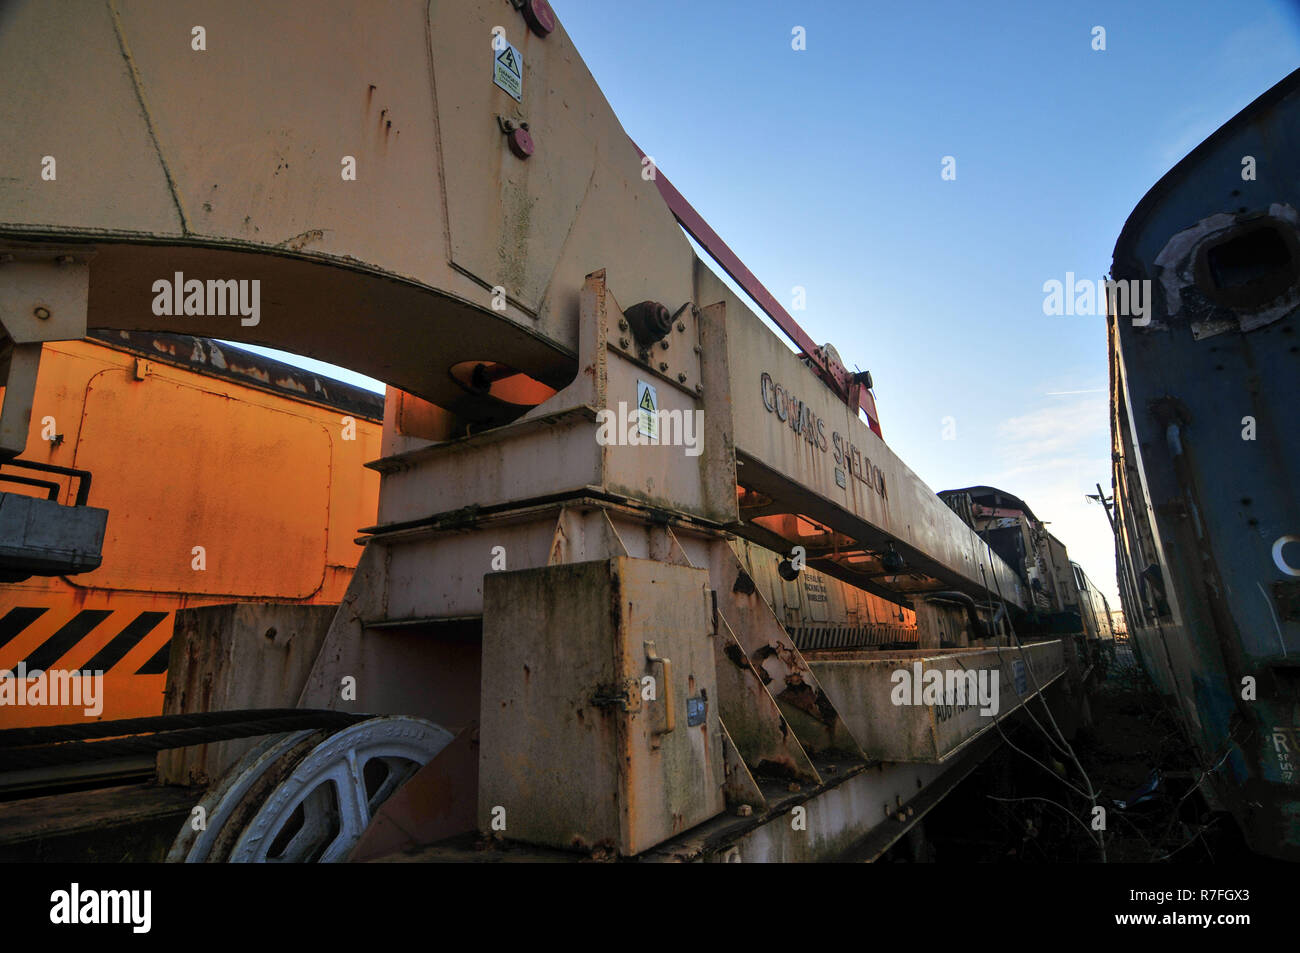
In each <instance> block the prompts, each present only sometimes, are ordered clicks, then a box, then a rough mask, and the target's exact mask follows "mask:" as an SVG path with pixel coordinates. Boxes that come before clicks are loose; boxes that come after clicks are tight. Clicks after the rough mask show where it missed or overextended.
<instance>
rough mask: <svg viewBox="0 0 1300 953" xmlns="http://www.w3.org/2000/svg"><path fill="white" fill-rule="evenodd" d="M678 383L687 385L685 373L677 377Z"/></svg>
mask: <svg viewBox="0 0 1300 953" xmlns="http://www.w3.org/2000/svg"><path fill="white" fill-rule="evenodd" d="M677 381H678V383H680V384H685V383H686V374H685V372H683V373H681V374H678V375H677Z"/></svg>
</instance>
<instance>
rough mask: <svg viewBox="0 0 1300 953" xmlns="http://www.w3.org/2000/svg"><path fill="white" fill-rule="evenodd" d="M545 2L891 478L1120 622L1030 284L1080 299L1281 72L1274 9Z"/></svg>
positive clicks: (1068, 343)
mask: <svg viewBox="0 0 1300 953" xmlns="http://www.w3.org/2000/svg"><path fill="white" fill-rule="evenodd" d="M551 3H552V6H553V7H554V8H555V11H556V13H557V15H558V17H559V19H560V21H561V22H562V23H563V25H564V27H565V29H567V31H568V32H569V34H570V36H571V37H572V38H573V40H574V43H575V45H576V47H577V49H578V51H579V52H580V53H581V54H582V56H583V58H584V59H585V60H586V63H587V65H588V67H589V68H590V70H591V72H592V74H593V75H594V76H595V78H596V81H597V82H598V83H599V84H600V86H601V88H602V89H603V90H604V93H605V96H606V98H607V99H608V100H609V102H610V104H611V105H612V106H613V108H614V111H615V113H617V115H618V116H619V118H620V120H621V121H622V123H623V126H624V128H626V129H627V131H628V133H629V134H630V135H631V136H632V138H633V139H635V140H636V141H637V142H638V143H639V144H640V146H641V147H642V149H644V150H645V151H646V153H647V154H649V155H651V156H653V157H654V159H655V161H656V163H657V164H658V166H659V168H660V169H662V170H663V172H664V173H665V174H666V175H667V176H668V177H669V178H670V179H671V180H672V181H673V183H674V184H675V185H676V186H677V187H678V189H680V190H681V192H682V193H683V194H684V195H685V196H686V197H687V199H688V200H689V201H691V203H692V204H694V205H695V207H696V208H697V209H698V210H699V211H700V212H701V214H702V215H703V216H704V217H705V219H706V220H707V221H708V222H709V223H710V224H711V225H712V226H713V227H714V229H715V230H716V231H717V232H718V233H719V234H720V235H721V236H722V237H723V238H724V239H725V240H726V241H727V242H728V243H729V244H730V245H731V247H732V248H733V249H734V250H735V251H736V252H737V253H738V254H739V255H740V257H741V259H742V260H743V261H744V262H745V263H746V264H747V265H748V266H749V267H750V269H751V270H752V271H753V272H754V273H755V274H756V275H757V276H758V277H759V279H760V280H761V281H763V282H764V284H766V285H767V287H768V288H769V289H770V290H771V291H772V292H773V294H775V295H776V297H777V298H778V299H780V300H782V301H784V302H786V303H787V306H788V305H789V303H790V301H791V294H792V289H793V288H794V287H795V286H801V287H803V288H805V289H806V293H807V309H806V310H804V311H801V312H797V313H796V314H795V317H796V318H797V319H798V320H799V322H800V323H801V324H802V325H803V326H804V328H805V329H806V330H807V331H808V332H809V334H810V335H811V336H812V337H813V338H814V339H815V340H817V341H819V342H823V341H830V342H831V343H833V344H834V345H835V346H836V348H837V349H838V351H839V352H840V355H841V356H842V357H843V359H844V360H845V362H846V363H847V364H849V365H857V366H859V367H861V368H863V369H870V370H871V372H872V375H873V377H874V381H875V392H876V399H877V403H878V407H879V410H880V415H881V423H882V428H883V430H884V434H885V439H886V441H887V442H888V443H889V444H890V445H891V447H892V448H893V449H894V450H895V451H896V452H897V453H898V454H899V455H900V456H901V457H902V458H903V460H904V461H906V462H907V463H908V465H909V466H911V467H912V468H913V469H914V470H915V471H916V472H917V473H918V474H919V475H920V476H921V477H922V479H924V480H925V481H926V482H927V483H928V484H929V485H930V486H931V487H932V488H933V489H935V490H940V489H947V488H950V487H957V486H966V485H970V484H976V483H988V484H993V485H997V486H1001V487H1003V488H1004V489H1006V490H1009V491H1011V492H1013V493H1015V494H1017V495H1019V496H1021V497H1023V498H1024V499H1025V500H1026V501H1027V502H1028V503H1029V505H1030V506H1031V507H1033V509H1034V510H1035V512H1036V514H1037V515H1038V516H1039V518H1040V519H1045V520H1049V521H1050V522H1051V526H1050V528H1051V529H1052V530H1053V532H1055V533H1056V534H1057V535H1058V536H1059V537H1060V538H1061V539H1062V540H1063V541H1064V542H1065V543H1066V545H1067V546H1068V547H1069V549H1070V553H1071V555H1072V556H1073V557H1074V558H1075V559H1076V560H1077V561H1079V562H1080V563H1082V565H1083V566H1084V568H1085V569H1086V570H1087V572H1088V574H1089V575H1090V576H1091V577H1092V578H1093V579H1094V580H1095V581H1096V582H1097V583H1098V585H1099V586H1100V587H1101V588H1102V589H1103V591H1105V592H1106V593H1107V595H1108V598H1110V600H1111V603H1112V608H1118V607H1119V603H1118V599H1117V597H1116V586H1115V574H1114V554H1113V549H1112V544H1111V539H1110V530H1109V527H1108V524H1107V522H1106V518H1105V515H1104V514H1103V513H1102V511H1101V509H1100V507H1099V506H1097V505H1096V504H1095V503H1088V502H1087V501H1085V499H1084V494H1085V493H1086V492H1089V491H1091V492H1095V490H1094V489H1093V484H1095V483H1097V482H1101V483H1102V485H1103V486H1104V487H1106V488H1107V491H1108V492H1109V484H1110V467H1109V452H1110V451H1109V436H1108V421H1107V402H1106V393H1105V388H1106V336H1105V322H1104V319H1103V318H1101V317H1078V316H1063V317H1047V316H1045V315H1044V314H1043V298H1044V294H1043V290H1042V289H1043V283H1044V282H1045V281H1048V280H1050V279H1053V278H1055V279H1057V280H1061V281H1064V280H1065V275H1066V272H1074V273H1075V274H1076V275H1077V276H1079V277H1081V278H1083V277H1086V278H1091V279H1097V278H1101V277H1104V276H1105V274H1106V273H1107V271H1108V270H1109V267H1110V257H1111V252H1112V250H1113V248H1114V244H1115V240H1116V238H1117V237H1118V235H1119V231H1120V228H1121V227H1122V226H1123V224H1124V220H1125V218H1126V217H1127V216H1128V214H1129V212H1130V211H1132V209H1133V207H1134V206H1135V205H1136V204H1137V202H1138V200H1139V199H1140V198H1141V197H1142V195H1143V194H1144V193H1145V192H1146V191H1147V190H1148V189H1149V188H1150V187H1151V186H1152V185H1154V184H1155V182H1156V180H1157V179H1159V178H1160V176H1161V175H1163V174H1164V173H1165V172H1166V171H1167V170H1168V169H1169V168H1170V167H1171V166H1172V165H1174V164H1175V163H1176V162H1177V161H1178V160H1179V159H1181V158H1182V157H1183V156H1184V155H1185V154H1186V153H1187V152H1188V151H1189V150H1191V149H1192V148H1193V147H1194V146H1195V145H1196V144H1197V143H1199V142H1200V141H1201V140H1203V139H1204V138H1205V137H1206V136H1208V135H1209V134H1210V133H1212V132H1213V131H1214V130H1215V129H1216V128H1218V127H1219V126H1220V125H1222V123H1223V122H1225V121H1226V120H1227V119H1229V118H1230V117H1231V116H1232V115H1233V114H1235V113H1236V112H1237V111H1239V110H1240V109H1241V108H1242V107H1244V106H1245V105H1247V104H1248V103H1249V102H1250V101H1251V100H1253V99H1254V98H1255V97H1256V96H1258V95H1259V94H1260V93H1262V92H1264V91H1265V90H1266V89H1268V88H1269V87H1270V86H1272V85H1273V84H1274V83H1276V82H1277V81H1278V80H1280V79H1281V78H1282V77H1284V76H1285V75H1286V74H1287V73H1289V72H1290V71H1291V70H1293V69H1295V68H1296V67H1297V66H1300V15H1297V13H1296V12H1295V5H1294V4H1292V3H1289V2H1284V0H1271V2H1270V0H1235V2H1232V3H1209V2H1202V0H1178V2H1151V3H1140V4H1138V3H1134V2H1131V0H1130V2H1114V3H1112V2H1088V3H1070V4H1066V3H1057V2H1042V0H1039V2H1032V3H1031V2H1026V3H995V4H976V3H970V2H964V0H952V2H924V0H910V2H908V3H903V4H884V3H868V2H851V0H838V2H807V3H794V2H772V0H757V2H745V3H741V2H731V0H725V2H724V0H690V2H686V0H658V2H656V3H651V4H647V3H644V2H633V0H551ZM796 26H801V27H803V28H804V30H805V33H806V45H807V48H806V49H805V50H800V51H796V50H793V49H792V48H791V39H792V30H793V29H794V28H795V27H796ZM1095 26H1102V27H1104V28H1105V30H1106V49H1105V50H1104V51H1095V50H1093V49H1092V41H1093V37H1092V30H1093V28H1094V27H1095ZM944 156H952V157H954V159H955V160H956V178H955V179H954V180H952V181H944V180H943V179H942V178H941V176H940V172H941V162H942V159H943V157H944ZM945 417H951V418H953V423H954V424H955V430H956V439H954V440H944V439H943V426H944V425H943V421H944V418H945Z"/></svg>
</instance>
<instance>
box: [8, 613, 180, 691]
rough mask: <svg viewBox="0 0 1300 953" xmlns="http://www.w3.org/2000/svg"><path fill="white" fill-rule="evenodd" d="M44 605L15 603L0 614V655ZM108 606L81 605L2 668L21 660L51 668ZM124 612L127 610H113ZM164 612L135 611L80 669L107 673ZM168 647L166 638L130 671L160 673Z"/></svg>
mask: <svg viewBox="0 0 1300 953" xmlns="http://www.w3.org/2000/svg"><path fill="white" fill-rule="evenodd" d="M47 611H49V607H48V606H15V607H14V608H12V609H10V610H9V611H8V612H6V613H5V614H4V616H3V617H0V657H2V656H3V654H4V649H5V646H7V645H8V644H9V643H10V642H12V641H13V640H14V639H15V638H16V637H18V636H19V635H20V634H22V633H23V632H24V631H26V630H27V628H28V627H29V626H31V624H32V623H34V622H35V621H36V620H37V619H39V618H41V616H43V615H44V614H45V613H46V612H47ZM114 614H115V613H114V611H113V610H112V609H82V610H81V611H80V612H78V613H77V614H76V615H74V616H73V617H72V618H71V619H69V620H68V621H67V622H65V623H64V624H63V625H61V626H59V628H58V629H56V630H55V631H54V633H53V634H51V635H50V636H48V637H47V638H45V639H43V640H42V641H41V642H40V643H39V644H38V645H37V646H36V647H35V648H33V649H30V650H28V651H27V652H26V653H25V655H24V656H23V657H22V658H21V659H14V660H12V661H11V662H10V663H9V664H7V665H5V666H3V667H4V668H6V669H8V670H10V671H13V670H15V669H16V668H17V666H18V664H19V663H20V662H21V663H22V664H23V665H24V666H25V668H26V670H27V671H28V672H34V671H45V670H47V669H50V668H53V667H54V666H55V665H56V664H57V663H58V661H59V660H60V659H62V658H63V657H64V656H65V655H67V653H68V652H69V651H71V650H72V649H73V648H74V647H76V646H77V645H78V644H79V643H81V641H82V640H83V639H85V638H87V636H89V635H91V633H92V632H93V631H94V630H95V629H97V628H98V627H99V625H100V624H101V623H103V622H104V621H105V620H106V619H108V617H109V616H111V615H114ZM116 614H118V615H127V614H129V613H116ZM168 614H169V613H166V612H140V613H138V614H136V615H135V617H134V618H133V619H131V621H129V622H128V623H127V624H126V625H125V626H124V627H123V628H122V629H121V631H119V632H118V633H117V634H116V635H114V636H113V637H112V638H111V639H110V640H109V641H108V642H107V643H105V644H104V645H103V646H101V647H100V648H99V649H98V651H96V652H95V654H94V655H92V656H91V657H90V659H89V660H87V661H86V662H83V663H82V664H80V665H78V666H77V668H78V669H80V670H86V671H91V672H104V673H108V672H110V671H112V670H113V668H114V667H115V666H116V665H117V664H118V663H119V662H121V661H122V659H123V658H125V657H126V655H127V653H129V652H130V651H131V650H132V649H134V648H135V647H136V646H137V645H139V644H140V642H141V641H143V640H144V638H145V636H147V635H149V633H151V632H153V631H154V629H156V628H157V627H158V625H159V624H160V623H161V622H162V621H163V619H165V618H167V616H168ZM170 651H171V640H170V639H168V640H167V641H166V642H164V643H163V644H162V645H161V646H159V648H158V650H157V651H156V652H154V653H153V655H151V656H150V657H149V659H148V660H147V661H146V662H145V663H144V664H143V665H140V666H139V667H138V668H136V669H135V671H134V672H131V673H130V674H133V675H162V674H164V673H165V672H166V671H167V659H168V655H169V653H170Z"/></svg>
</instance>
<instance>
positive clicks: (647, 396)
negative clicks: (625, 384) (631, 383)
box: [636, 381, 659, 440]
mask: <svg viewBox="0 0 1300 953" xmlns="http://www.w3.org/2000/svg"><path fill="white" fill-rule="evenodd" d="M636 432H637V433H639V434H644V435H645V436H647V437H649V438H650V439H651V440H658V439H659V395H658V394H656V393H655V389H654V386H653V385H651V384H647V383H646V382H645V381H637V382H636Z"/></svg>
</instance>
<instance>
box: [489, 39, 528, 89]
mask: <svg viewBox="0 0 1300 953" xmlns="http://www.w3.org/2000/svg"><path fill="white" fill-rule="evenodd" d="M492 52H493V57H494V58H493V60H492V82H494V83H496V84H497V85H498V86H500V87H501V88H502V89H504V90H505V91H506V92H507V93H509V94H510V95H511V96H513V97H514V98H515V99H516V100H518V101H519V102H521V103H522V102H523V101H524V58H523V57H522V56H520V55H519V51H518V50H517V49H515V48H514V47H513V46H511V45H510V44H509V43H507V44H506V45H505V47H504V48H503V49H501V50H493V51H492Z"/></svg>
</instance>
